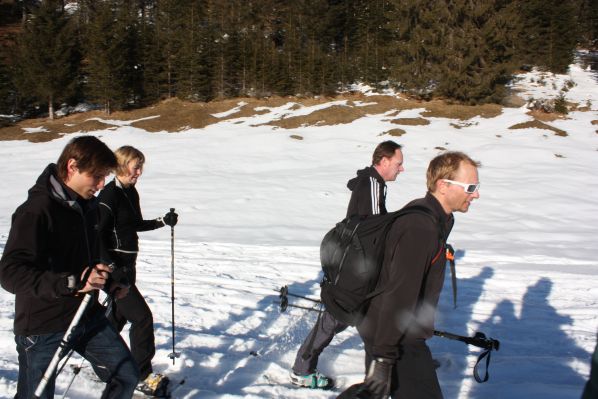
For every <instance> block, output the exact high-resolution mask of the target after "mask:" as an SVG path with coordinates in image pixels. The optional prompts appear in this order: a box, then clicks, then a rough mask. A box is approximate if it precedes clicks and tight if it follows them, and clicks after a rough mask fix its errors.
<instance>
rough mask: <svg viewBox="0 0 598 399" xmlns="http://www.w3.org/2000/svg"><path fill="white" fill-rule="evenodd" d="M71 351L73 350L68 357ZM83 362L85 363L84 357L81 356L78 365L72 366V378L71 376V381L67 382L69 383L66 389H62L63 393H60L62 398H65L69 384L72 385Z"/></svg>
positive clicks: (69, 387)
mask: <svg viewBox="0 0 598 399" xmlns="http://www.w3.org/2000/svg"><path fill="white" fill-rule="evenodd" d="M72 353H73V352H71V353H70V354H69V357H70V355H71V354H72ZM67 361H68V359H67ZM83 363H85V358H82V359H81V362H80V363H79V365H78V366H74V367H73V378H71V381H70V382H69V384H68V385H67V387H66V389H65V390H64V393H63V394H62V399H65V398H66V394H67V393H68V392H69V389H71V385H73V382H75V378H77V375H79V372H80V371H81V369H82V368H83Z"/></svg>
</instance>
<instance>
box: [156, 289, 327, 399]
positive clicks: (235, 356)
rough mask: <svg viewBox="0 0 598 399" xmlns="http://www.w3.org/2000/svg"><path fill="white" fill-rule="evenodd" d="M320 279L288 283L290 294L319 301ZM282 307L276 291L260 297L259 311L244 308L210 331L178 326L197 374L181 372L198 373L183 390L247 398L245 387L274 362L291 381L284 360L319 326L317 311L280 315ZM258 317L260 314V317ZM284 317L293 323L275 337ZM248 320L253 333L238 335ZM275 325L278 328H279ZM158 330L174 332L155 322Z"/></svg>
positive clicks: (184, 348)
mask: <svg viewBox="0 0 598 399" xmlns="http://www.w3.org/2000/svg"><path fill="white" fill-rule="evenodd" d="M319 281H320V280H319V279H316V280H310V281H306V282H303V283H293V284H291V285H289V292H291V293H294V294H297V295H302V296H308V297H314V298H317V297H316V296H315V295H313V294H312V292H311V288H312V287H313V286H314V285H315V284H317V283H318V282H319ZM256 298H259V296H258V297H256ZM289 302H290V303H297V304H301V305H302V306H312V305H313V303H311V302H308V301H305V300H299V299H294V298H291V297H289ZM278 303H279V296H278V294H277V293H276V292H275V290H274V289H273V290H272V295H266V296H263V297H262V298H261V299H258V301H257V302H256V304H255V306H254V307H243V308H242V309H241V311H240V312H235V313H229V314H227V315H224V317H222V318H221V319H220V321H219V322H218V323H217V324H215V325H213V326H211V327H209V328H202V327H201V326H198V327H197V329H190V328H185V327H182V326H177V327H176V337H177V338H176V339H177V341H178V342H179V343H180V344H179V345H177V351H179V350H181V351H182V352H183V353H184V354H185V355H184V357H185V358H187V359H191V360H192V363H193V364H192V368H193V369H192V370H189V371H181V373H182V374H185V375H193V379H192V381H190V382H188V383H186V388H185V389H181V391H184V390H187V389H193V388H197V389H200V390H202V393H203V391H207V392H213V393H214V394H224V393H226V394H232V395H243V394H247V391H245V390H244V388H246V387H248V386H251V385H256V381H258V380H259V379H260V378H261V377H262V376H264V374H266V369H267V368H268V367H269V366H270V364H271V363H275V364H276V365H278V366H280V367H282V368H284V369H285V377H286V376H287V375H288V374H286V373H287V372H288V371H290V368H291V365H292V364H288V360H285V359H283V357H286V356H287V355H288V354H289V353H291V352H292V353H293V356H294V353H295V351H296V350H297V349H298V346H299V345H300V344H301V342H302V340H303V338H304V337H305V336H307V333H308V332H309V329H310V328H311V327H312V325H313V323H314V322H315V318H313V319H312V317H311V316H310V315H311V314H312V313H314V314H315V312H308V311H307V310H301V309H292V308H289V309H288V310H287V311H286V313H284V314H281V312H280V310H279V305H278ZM256 314H259V316H257V317H256ZM281 317H286V318H288V321H289V324H288V325H286V326H284V328H283V329H282V330H281V331H280V332H276V333H272V331H277V330H276V328H278V329H280V320H279V318H281ZM313 317H315V316H313ZM256 320H259V324H258V325H255V321H256ZM244 322H247V323H248V324H251V325H253V326H254V327H252V328H251V329H250V330H249V331H247V330H246V328H240V329H239V330H242V331H243V332H241V333H238V334H237V333H235V332H234V330H235V328H234V327H235V325H239V324H243V323H244ZM276 323H278V325H277V326H274V325H275V324H276ZM155 327H156V329H169V328H170V326H169V325H161V324H156V325H155ZM272 327H276V328H272ZM271 328H272V330H271ZM202 336H205V337H206V339H205V342H206V345H205V346H203V345H202V344H201V341H202V339H201V337H202ZM187 339H189V340H192V341H194V342H198V341H199V342H200V343H199V345H197V344H194V345H193V347H189V346H183V345H184V342H185V341H186V340H187ZM215 342H216V343H215ZM169 345H171V343H170V342H168V343H167V344H166V345H161V346H160V347H159V348H158V349H164V348H169ZM169 350H171V348H169ZM291 362H292V360H291ZM256 389H259V387H258V388H256ZM268 389H270V388H268ZM254 391H255V390H252V393H255V392H254ZM263 394H267V393H266V392H264V393H263Z"/></svg>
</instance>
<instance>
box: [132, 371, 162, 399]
mask: <svg viewBox="0 0 598 399" xmlns="http://www.w3.org/2000/svg"><path fill="white" fill-rule="evenodd" d="M168 382H169V380H168V377H166V376H164V375H162V374H154V373H151V374H150V375H148V376H147V378H146V379H145V380H143V381H141V382H139V384H137V387H136V388H135V389H136V390H137V391H139V392H142V393H144V394H145V395H150V396H156V397H166V396H168V395H167V394H168V390H167V387H168Z"/></svg>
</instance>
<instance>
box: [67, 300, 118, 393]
mask: <svg viewBox="0 0 598 399" xmlns="http://www.w3.org/2000/svg"><path fill="white" fill-rule="evenodd" d="M112 304H113V300H112V298H111V297H110V295H108V296H107V297H106V299H104V302H102V306H106V305H108V306H107V309H106V313H105V315H106V317H108V316H109V315H110V312H111V311H112ZM74 352H75V349H72V348H71V350H70V351H69V354H68V355H67V356H66V358H65V359H64V362H62V366H60V368H59V369H58V372H56V375H58V374H60V373H61V372H62V369H64V366H66V364H67V363H68V362H69V359H70V358H71V356H72V355H73V353H74ZM83 363H85V358H82V359H81V361H80V362H79V365H78V366H71V367H72V368H73V378H71V380H70V381H69V384H68V385H67V387H66V389H65V390H64V393H63V394H62V399H65V398H66V394H67V393H68V392H69V390H70V389H71V385H73V382H75V378H77V375H79V372H80V371H81V369H82V368H83Z"/></svg>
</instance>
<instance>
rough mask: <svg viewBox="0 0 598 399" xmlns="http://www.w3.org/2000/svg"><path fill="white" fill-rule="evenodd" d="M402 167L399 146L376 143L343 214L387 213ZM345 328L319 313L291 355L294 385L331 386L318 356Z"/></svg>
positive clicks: (351, 184) (353, 183)
mask: <svg viewBox="0 0 598 399" xmlns="http://www.w3.org/2000/svg"><path fill="white" fill-rule="evenodd" d="M404 170H405V169H404V168H403V152H402V150H401V145H400V144H397V143H395V142H394V141H390V140H389V141H384V142H382V143H380V144H378V146H377V147H376V149H375V150H374V154H373V155H372V166H368V167H366V168H364V169H360V170H358V171H357V176H356V177H354V178H353V179H351V180H349V182H348V183H347V187H348V188H349V190H351V199H350V200H349V206H348V207H347V217H348V218H349V217H352V216H371V215H378V214H385V213H387V211H386V182H387V181H394V180H395V179H396V178H397V175H398V174H399V173H401V172H402V171H404ZM347 327H348V326H347V325H346V324H345V323H343V322H341V321H339V320H336V319H335V318H334V316H332V315H331V314H330V313H328V312H327V311H324V313H322V316H321V317H320V318H319V320H318V322H316V325H315V326H314V327H313V328H312V330H311V332H310V333H309V335H308V336H307V338H306V339H305V340H304V341H303V344H302V345H301V347H300V348H299V351H298V352H297V356H296V357H295V363H294V365H293V371H292V372H291V382H292V383H293V384H294V385H297V386H302V387H307V388H319V389H329V388H331V387H332V386H333V385H334V383H333V381H332V379H331V378H329V377H327V376H325V375H324V374H322V373H320V372H318V371H317V365H318V358H319V356H320V354H321V353H322V351H323V350H324V349H325V348H326V347H327V346H328V345H329V344H330V342H331V341H332V339H333V338H334V336H335V335H336V334H338V333H340V332H341V331H344V330H345V329H347Z"/></svg>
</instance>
